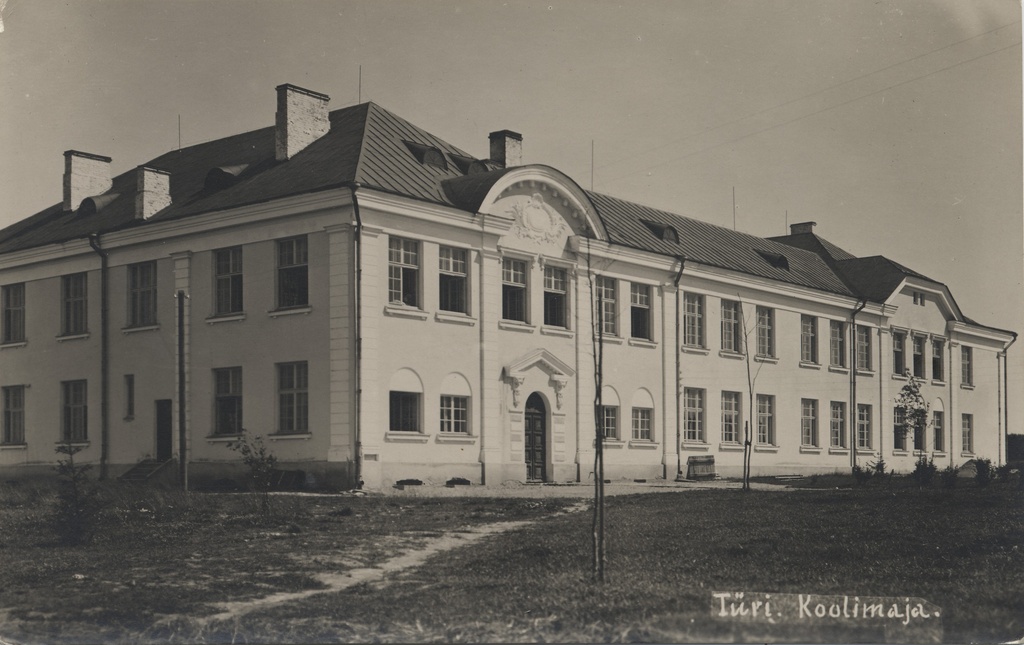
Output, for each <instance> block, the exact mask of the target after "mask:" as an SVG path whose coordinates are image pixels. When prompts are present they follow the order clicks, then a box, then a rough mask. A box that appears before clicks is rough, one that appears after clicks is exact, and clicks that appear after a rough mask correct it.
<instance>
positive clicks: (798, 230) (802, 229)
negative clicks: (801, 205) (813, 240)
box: [789, 222, 818, 235]
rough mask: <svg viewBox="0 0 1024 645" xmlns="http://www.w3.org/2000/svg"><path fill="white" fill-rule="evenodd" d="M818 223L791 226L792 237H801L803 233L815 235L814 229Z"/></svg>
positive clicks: (802, 223) (801, 223)
mask: <svg viewBox="0 0 1024 645" xmlns="http://www.w3.org/2000/svg"><path fill="white" fill-rule="evenodd" d="M817 224H818V223H817V222H800V223H799V224H790V225H789V234H790V235H801V234H803V233H813V232H814V227H815V226H817Z"/></svg>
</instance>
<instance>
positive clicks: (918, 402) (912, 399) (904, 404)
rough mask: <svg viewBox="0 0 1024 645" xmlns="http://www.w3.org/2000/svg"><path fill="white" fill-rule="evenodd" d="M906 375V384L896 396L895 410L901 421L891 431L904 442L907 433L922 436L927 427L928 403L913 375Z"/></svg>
mask: <svg viewBox="0 0 1024 645" xmlns="http://www.w3.org/2000/svg"><path fill="white" fill-rule="evenodd" d="M908 377H909V378H908V379H907V383H906V385H904V386H903V388H902V389H901V390H900V393H899V395H898V396H897V397H896V411H897V412H898V413H899V414H900V416H901V418H902V419H903V422H902V423H901V424H899V425H897V426H896V427H894V428H893V432H894V433H895V434H896V436H897V437H898V438H899V439H900V440H901V441H902V442H906V439H907V435H908V434H909V435H910V436H912V437H914V436H918V435H920V436H922V437H923V436H925V435H924V433H925V431H926V430H927V429H928V403H927V402H926V401H925V400H924V397H923V396H921V384H920V383H919V382H918V380H917V378H915V377H914V376H913V375H908ZM904 445H906V444H905V443H904Z"/></svg>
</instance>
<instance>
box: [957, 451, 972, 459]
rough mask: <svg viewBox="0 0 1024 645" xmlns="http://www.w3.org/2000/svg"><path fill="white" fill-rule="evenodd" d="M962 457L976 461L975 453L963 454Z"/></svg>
mask: <svg viewBox="0 0 1024 645" xmlns="http://www.w3.org/2000/svg"><path fill="white" fill-rule="evenodd" d="M960 456H961V457H965V458H967V459H974V453H973V452H961V453H960Z"/></svg>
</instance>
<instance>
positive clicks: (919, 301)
mask: <svg viewBox="0 0 1024 645" xmlns="http://www.w3.org/2000/svg"><path fill="white" fill-rule="evenodd" d="M913 293H914V304H915V305H920V306H922V307H923V306H924V303H925V300H924V294H923V293H921V292H920V291H914V292H913Z"/></svg>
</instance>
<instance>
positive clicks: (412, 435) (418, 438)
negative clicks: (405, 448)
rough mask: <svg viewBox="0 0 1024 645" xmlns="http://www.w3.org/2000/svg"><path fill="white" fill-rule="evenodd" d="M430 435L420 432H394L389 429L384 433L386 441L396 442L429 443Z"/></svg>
mask: <svg viewBox="0 0 1024 645" xmlns="http://www.w3.org/2000/svg"><path fill="white" fill-rule="evenodd" d="M429 440H430V437H428V436H427V435H425V434H423V433H420V432H394V431H391V430H389V431H388V432H387V433H386V434H385V435H384V441H393V442H395V443H427V441H429Z"/></svg>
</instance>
